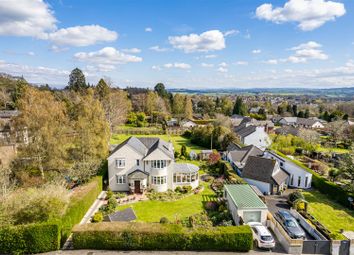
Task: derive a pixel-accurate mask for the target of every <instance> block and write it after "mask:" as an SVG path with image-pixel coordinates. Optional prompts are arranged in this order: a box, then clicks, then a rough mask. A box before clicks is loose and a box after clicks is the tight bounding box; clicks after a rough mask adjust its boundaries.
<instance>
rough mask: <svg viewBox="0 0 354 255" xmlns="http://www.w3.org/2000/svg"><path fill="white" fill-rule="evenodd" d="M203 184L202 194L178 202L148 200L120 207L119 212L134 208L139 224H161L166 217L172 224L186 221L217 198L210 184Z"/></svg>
mask: <svg viewBox="0 0 354 255" xmlns="http://www.w3.org/2000/svg"><path fill="white" fill-rule="evenodd" d="M201 184H202V185H203V186H204V190H203V191H202V192H200V193H199V194H193V195H189V196H187V197H184V198H182V199H180V200H177V201H169V202H166V201H156V200H147V201H141V202H137V203H134V204H131V205H124V206H118V210H123V209H126V208H128V207H131V208H133V210H134V212H135V214H136V216H137V220H136V221H137V222H159V221H160V219H161V218H162V217H166V218H167V219H169V220H170V221H172V222H175V221H176V219H178V220H184V219H186V218H187V217H189V216H191V215H194V214H197V213H201V212H203V211H204V206H203V202H206V201H210V200H213V199H215V198H216V196H215V193H214V192H213V191H212V190H211V189H210V187H209V183H205V182H201Z"/></svg>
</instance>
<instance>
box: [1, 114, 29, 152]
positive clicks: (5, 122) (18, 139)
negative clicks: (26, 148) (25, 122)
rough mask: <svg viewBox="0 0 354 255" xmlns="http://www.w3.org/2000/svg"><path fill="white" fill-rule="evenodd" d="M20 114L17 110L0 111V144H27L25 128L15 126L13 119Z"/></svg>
mask: <svg viewBox="0 0 354 255" xmlns="http://www.w3.org/2000/svg"><path fill="white" fill-rule="evenodd" d="M19 114H20V112H19V111H17V110H6V111H0V144H1V145H13V144H28V139H29V138H28V130H27V128H23V129H18V128H16V127H15V124H14V119H15V118H16V117H17V116H18V115H19Z"/></svg>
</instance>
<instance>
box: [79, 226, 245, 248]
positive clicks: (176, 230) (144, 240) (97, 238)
mask: <svg viewBox="0 0 354 255" xmlns="http://www.w3.org/2000/svg"><path fill="white" fill-rule="evenodd" d="M73 244H74V248H75V249H99V250H196V251H198V250H199V251H219V250H220V251H233V252H236V251H240V252H247V251H249V250H250V249H252V231H251V229H250V227H249V226H247V225H244V226H237V227H235V226H233V227H213V228H193V229H191V228H185V227H182V226H181V225H176V224H158V223H157V224H156V223H138V222H134V223H128V222H110V223H97V224H85V225H77V226H76V227H75V228H74V230H73Z"/></svg>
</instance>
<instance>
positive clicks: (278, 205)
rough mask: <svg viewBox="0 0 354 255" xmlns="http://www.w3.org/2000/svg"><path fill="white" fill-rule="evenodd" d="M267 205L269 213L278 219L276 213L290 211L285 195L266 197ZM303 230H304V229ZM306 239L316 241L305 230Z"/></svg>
mask: <svg viewBox="0 0 354 255" xmlns="http://www.w3.org/2000/svg"><path fill="white" fill-rule="evenodd" d="M266 204H267V207H268V210H269V212H270V213H271V214H272V215H273V216H274V217H275V218H276V219H278V218H277V216H276V213H277V212H278V211H279V210H287V211H290V205H289V204H288V203H287V197H286V196H285V195H283V196H266ZM302 229H303V228H302ZM303 230H304V232H305V234H306V238H305V240H315V238H313V237H312V236H311V235H310V234H309V233H308V232H307V231H306V230H305V229H303Z"/></svg>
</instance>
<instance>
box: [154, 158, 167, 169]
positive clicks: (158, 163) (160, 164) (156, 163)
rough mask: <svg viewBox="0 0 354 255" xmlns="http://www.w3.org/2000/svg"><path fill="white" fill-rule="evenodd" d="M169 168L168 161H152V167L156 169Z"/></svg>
mask: <svg viewBox="0 0 354 255" xmlns="http://www.w3.org/2000/svg"><path fill="white" fill-rule="evenodd" d="M166 166H167V160H151V167H152V168H155V169H162V168H165V167H166Z"/></svg>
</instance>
